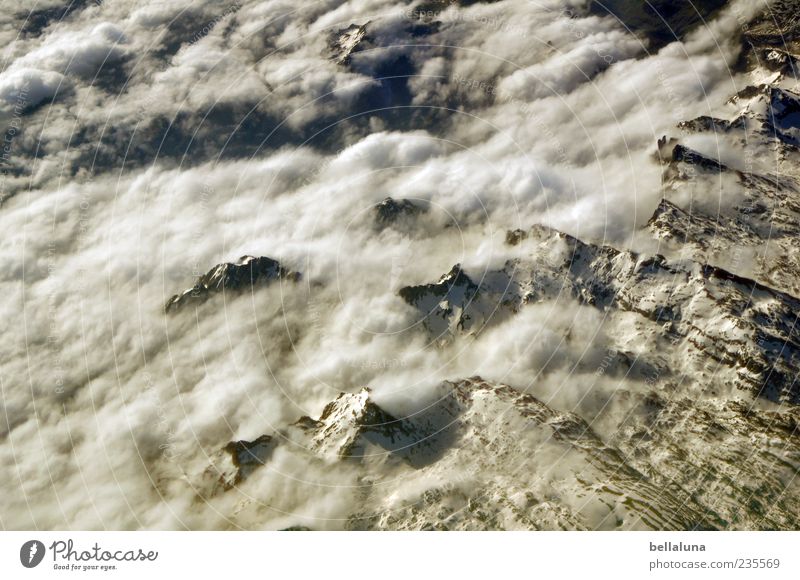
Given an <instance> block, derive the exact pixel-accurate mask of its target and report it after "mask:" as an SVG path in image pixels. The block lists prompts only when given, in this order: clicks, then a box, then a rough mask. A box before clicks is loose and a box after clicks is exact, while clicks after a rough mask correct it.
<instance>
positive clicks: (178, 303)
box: [164, 256, 300, 312]
mask: <svg viewBox="0 0 800 580" xmlns="http://www.w3.org/2000/svg"><path fill="white" fill-rule="evenodd" d="M281 279H285V280H288V281H291V282H296V281H297V280H299V279H300V274H298V273H297V272H292V271H290V270H287V269H286V268H284V267H283V266H281V264H280V262H278V261H277V260H273V259H272V258H266V257H263V256H262V257H259V258H257V257H255V256H242V257H241V258H239V259H238V260H237V261H236V262H225V263H223V264H218V265H216V266H214V267H213V268H212V269H211V270H209V271H208V272H207V273H205V274H203V275H202V276H200V277H199V278H198V279H197V283H196V284H195V285H194V286H192V287H191V288H189V289H188V290H185V291H183V292H182V293H181V294H175V295H174V296H173V297H172V298H170V299H169V300H168V301H167V304H166V305H165V307H164V311H165V312H175V311H177V310H179V309H181V308H183V307H184V306H186V305H187V304H200V303H202V302H205V301H206V300H208V298H209V297H211V296H212V295H213V294H217V293H222V292H226V291H227V292H241V291H244V290H247V289H249V288H252V287H254V286H256V285H259V284H269V283H271V282H273V281H275V280H281Z"/></svg>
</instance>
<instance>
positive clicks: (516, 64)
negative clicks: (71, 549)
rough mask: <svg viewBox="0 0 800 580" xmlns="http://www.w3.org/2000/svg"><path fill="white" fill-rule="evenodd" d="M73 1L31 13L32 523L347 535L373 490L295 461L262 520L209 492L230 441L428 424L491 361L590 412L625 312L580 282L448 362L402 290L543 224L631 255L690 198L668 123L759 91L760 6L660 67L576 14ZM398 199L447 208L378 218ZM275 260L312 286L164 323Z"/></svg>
mask: <svg viewBox="0 0 800 580" xmlns="http://www.w3.org/2000/svg"><path fill="white" fill-rule="evenodd" d="M64 4H65V2H63V1H62V2H59V1H56V0H52V1H50V2H47V3H45V2H36V1H35V0H30V1H28V2H23V3H21V5H20V7H19V9H18V11H17V12H16V13H15V14H13V15H8V14H5V15H3V16H2V17H0V18H2V19H3V20H0V42H1V43H2V44H3V45H4V46H6V49H5V51H4V55H3V67H2V72H0V121H2V124H3V125H4V126H6V127H8V129H7V131H6V140H5V145H6V149H5V155H4V156H3V165H4V173H3V177H2V190H1V191H2V199H3V204H2V207H0V228H2V230H3V231H4V232H5V234H4V236H3V240H2V242H0V247H2V251H0V262H2V264H1V266H2V267H0V291H1V292H2V294H3V296H4V297H5V298H4V300H3V302H2V309H3V312H2V317H3V319H4V320H5V321H6V326H5V329H6V330H5V332H4V333H3V337H2V340H3V352H4V356H3V357H2V360H1V361H0V381H1V382H0V387H2V396H1V397H0V399H1V400H2V413H0V466H2V467H0V475H1V476H2V481H3V482H4V485H5V493H3V494H0V497H1V498H2V499H0V518H1V519H0V525H2V526H3V527H5V528H33V527H36V528H53V527H55V528H76V529H79V528H99V527H106V528H135V527H148V528H150V527H152V528H181V527H190V528H218V527H226V526H245V527H267V528H275V527H281V526H284V525H293V524H296V523H298V522H301V523H307V524H311V523H313V525H315V527H333V528H335V527H340V526H341V518H342V517H345V516H346V514H347V513H349V510H350V509H351V508H352V506H353V502H355V501H357V497H356V494H355V493H354V492H353V490H352V489H351V488H350V487H348V486H349V485H351V484H352V482H353V478H354V475H353V473H351V472H349V471H348V470H347V469H346V468H345V467H342V466H340V467H336V468H330V467H326V468H323V467H319V468H315V467H314V468H312V467H309V466H308V465H306V464H303V463H301V462H300V461H299V460H298V459H297V458H296V457H294V456H293V455H292V454H291V453H288V452H285V451H281V452H280V454H279V455H278V456H276V459H275V461H274V462H273V463H272V464H271V465H272V467H271V469H275V474H274V476H273V477H270V478H266V479H262V480H261V482H260V483H259V484H257V485H258V486H260V488H259V489H250V488H247V489H246V491H247V492H248V493H252V494H254V496H255V497H258V498H260V499H261V500H263V501H264V502H265V503H267V504H268V505H269V506H270V508H265V510H264V511H263V512H259V513H258V514H257V515H254V514H247V513H242V514H239V515H236V516H231V514H234V513H235V512H236V510H235V505H234V504H235V502H236V500H237V497H235V496H226V497H224V498H221V499H218V500H216V503H215V502H211V503H206V502H204V501H199V500H197V499H196V498H195V495H194V493H193V492H192V489H191V486H192V485H194V483H193V482H194V481H195V480H196V475H197V474H198V473H201V472H202V471H203V470H204V469H205V466H206V465H207V463H208V454H212V453H214V452H216V451H217V450H218V449H219V448H220V447H221V446H223V445H224V444H225V443H226V442H227V441H229V440H233V439H241V438H245V439H252V438H255V437H257V436H258V435H260V434H262V433H271V432H274V431H275V430H277V429H278V428H280V427H282V426H284V425H285V424H286V423H288V422H291V421H294V420H295V419H297V418H298V417H299V416H300V415H303V414H310V415H312V416H316V415H317V414H318V413H319V412H320V410H321V408H322V406H323V405H324V404H325V403H326V402H327V401H329V400H331V399H332V398H334V397H335V395H336V394H337V393H339V392H341V391H355V390H357V389H358V388H360V387H361V386H364V385H369V386H371V387H372V388H373V389H375V391H376V397H377V398H378V399H379V400H380V401H382V402H383V403H384V404H385V405H386V406H387V408H390V409H392V410H394V411H396V412H398V413H402V412H412V411H413V410H415V409H416V408H418V407H419V406H420V405H422V404H423V403H424V401H425V397H426V396H427V395H428V393H429V389H430V387H432V386H433V385H436V384H437V383H439V382H440V381H441V380H443V379H449V378H454V377H466V376H472V375H475V374H481V375H482V376H484V377H486V378H490V379H494V380H498V381H505V382H508V383H509V384H512V385H514V386H516V387H518V388H521V389H529V390H531V391H532V392H534V393H535V394H537V395H538V396H540V397H543V398H544V399H546V400H547V401H548V402H550V403H551V404H553V405H555V406H559V407H561V408H564V409H574V410H576V411H578V412H580V413H581V414H582V415H584V416H585V417H586V418H588V419H590V420H591V419H592V418H593V417H594V415H595V414H596V412H597V409H598V408H600V407H602V405H603V402H604V397H605V395H604V393H606V392H609V391H610V390H612V389H613V388H615V386H616V383H615V381H614V380H612V379H608V378H603V379H598V378H597V376H596V373H595V371H596V369H597V367H598V365H599V364H600V363H601V361H602V359H603V357H604V356H605V354H606V352H607V350H608V349H609V348H610V343H611V342H613V339H612V338H609V337H608V336H609V332H611V334H613V332H612V331H613V329H607V328H606V322H605V321H604V317H603V316H602V314H601V313H599V312H597V311H596V310H593V309H589V308H586V307H579V306H578V305H577V304H575V303H573V302H571V301H569V300H567V299H564V300H560V301H557V302H555V303H551V304H543V305H539V306H536V307H532V308H530V309H528V310H526V311H525V312H524V313H523V314H521V317H522V318H521V319H519V318H518V319H516V320H515V322H514V324H510V323H504V324H502V325H499V326H497V327H495V328H493V329H491V330H490V331H488V332H486V333H484V334H483V335H481V336H480V338H478V339H472V338H463V339H458V340H456V341H455V342H454V343H452V344H450V345H448V346H445V347H441V348H431V347H430V346H429V345H428V343H427V337H426V335H425V333H423V332H421V331H420V329H419V328H418V326H415V324H414V322H415V320H416V314H415V312H414V311H413V309H412V308H411V307H410V306H408V305H407V304H405V303H404V302H403V301H402V300H400V298H399V297H398V294H397V291H398V289H399V288H400V287H401V286H405V285H410V284H421V283H426V282H429V281H431V280H435V279H437V278H438V277H439V276H440V275H441V274H442V273H444V272H447V271H448V270H450V268H451V267H452V266H453V265H454V264H456V263H461V264H463V266H464V267H465V268H466V269H467V271H468V272H471V273H473V274H474V275H476V276H477V277H480V274H481V272H484V271H485V270H487V269H489V268H494V267H497V266H498V265H500V264H502V263H503V262H504V261H505V259H507V258H508V257H511V256H512V255H513V252H514V251H515V250H514V249H513V248H510V247H509V246H506V245H505V244H504V240H505V235H506V231H507V230H509V229H514V228H518V227H523V228H524V227H528V226H530V225H531V224H534V223H544V224H547V225H551V226H554V227H557V228H559V229H562V230H564V231H566V232H569V233H571V234H574V235H579V236H581V237H584V238H588V239H592V240H595V241H598V242H604V241H605V242H614V243H617V244H619V245H621V246H623V247H625V246H627V245H630V244H631V243H632V242H631V240H633V239H634V232H635V230H636V229H637V228H638V227H640V226H641V225H642V224H643V223H644V222H645V221H646V220H647V219H648V218H649V217H650V215H651V214H652V212H653V209H654V208H655V207H656V205H657V203H658V200H659V199H660V197H661V191H660V175H661V169H660V167H659V166H658V165H657V163H655V162H654V161H653V154H654V153H655V150H656V147H655V144H656V140H657V139H658V138H659V137H661V136H662V135H663V134H666V133H669V132H670V131H672V128H673V127H674V125H675V124H676V123H677V122H678V121H681V120H683V119H687V118H692V117H695V116H698V115H701V114H708V113H710V112H711V110H712V109H713V108H714V107H716V106H718V105H720V104H722V103H723V102H724V100H725V99H727V97H728V96H730V95H731V94H733V93H735V92H736V90H738V89H739V88H741V86H742V82H741V80H740V79H739V78H738V77H737V76H736V74H734V73H733V72H732V71H733V70H734V68H733V64H734V63H735V62H736V60H737V57H738V51H739V48H740V43H739V42H738V41H737V37H736V31H737V30H738V29H739V27H740V26H741V22H742V20H743V19H745V20H746V19H747V18H749V16H750V15H752V14H753V13H754V12H755V10H756V9H757V8H758V7H757V6H756V4H760V3H754V2H749V1H741V2H736V3H734V4H733V8H728V9H726V10H725V11H723V13H722V14H720V15H718V17H717V18H716V19H715V20H713V21H711V22H709V23H708V25H707V26H702V27H700V28H698V29H697V30H695V31H694V32H692V33H691V34H689V35H688V37H687V38H686V39H685V41H684V42H674V43H672V44H669V45H667V46H665V47H664V48H662V49H661V50H659V51H658V52H657V53H655V54H649V53H648V46H647V42H646V40H643V39H640V38H638V37H636V36H635V35H634V34H632V33H631V32H630V31H628V30H626V29H625V28H624V27H623V26H622V25H621V23H620V22H618V21H617V20H615V19H614V18H611V17H602V16H599V15H597V14H590V13H589V12H588V11H587V10H586V4H587V3H586V2H579V1H577V0H576V1H571V2H559V1H556V0H541V1H539V2H530V1H528V0H504V1H502V2H497V3H486V4H484V3H475V4H472V5H471V6H469V7H463V8H460V7H457V6H453V7H450V8H447V9H446V10H445V11H444V12H441V13H438V14H436V17H435V18H434V20H437V21H438V24H435V23H432V22H429V21H428V20H427V19H426V18H423V19H421V20H420V19H419V18H418V16H419V15H415V14H414V13H413V11H412V10H413V8H414V7H413V6H411V5H401V4H400V3H396V2H389V1H381V0H354V1H351V2H345V3H341V2H334V1H319V2H313V3H311V2H310V3H299V4H298V3H296V2H288V1H278V0H274V1H273V0H270V1H258V0H253V1H245V0H240V1H239V2H237V3H234V2H230V3H219V2H215V1H212V0H207V1H188V0H186V1H182V2H169V3H164V2H162V1H160V0H150V1H144V2H143V1H136V2H130V1H127V0H105V1H102V2H100V1H98V2H94V1H88V2H82V3H79V4H80V6H79V8H77V9H74V10H72V11H69V12H68V13H66V14H65V13H64V12H63V10H61V11H60V12H59V11H58V10H56V11H55V12H51V13H44V16H43V15H42V14H43V12H42V11H45V10H46V9H48V8H53V9H56V8H60V9H63V7H64ZM29 11H34V12H35V16H36V18H37V20H36V22H37V26H35V27H33V26H28V25H27V24H26V18H28V17H29V16H30V15H31V14H34V12H29ZM47 14H52V15H55V16H54V17H51V18H50V19H48V17H47ZM351 24H358V25H362V24H367V32H368V35H369V40H368V42H365V46H364V47H363V50H358V51H355V52H353V53H352V55H351V56H350V58H349V59H348V62H346V63H339V62H337V61H336V59H335V58H332V56H335V55H332V54H331V52H330V51H331V48H330V42H331V34H332V33H333V32H335V31H338V30H341V29H344V28H346V27H348V26H349V25H351ZM398 71H400V74H399V75H396V74H393V73H394V72H398ZM395 76H400V77H402V78H401V80H400V81H397V80H396V79H387V78H385V77H395ZM406 77H407V78H406ZM705 145H706V146H713V143H706V144H705ZM698 146H699V147H700V146H702V144H698ZM735 155H736V154H735V152H731V153H730V155H729V157H730V158H731V160H734V159H735ZM387 196H391V197H393V198H408V199H412V200H416V201H418V202H426V203H428V204H429V205H430V208H431V210H430V211H429V212H427V213H426V214H425V215H424V216H423V217H422V218H421V219H420V220H419V224H418V227H417V228H416V229H415V230H414V231H412V232H410V233H409V232H408V231H404V230H402V228H391V227H390V228H386V229H382V230H376V227H375V224H374V220H373V208H374V207H375V205H376V204H378V203H379V202H381V201H382V200H383V199H385V198H386V197H387ZM245 254H252V255H264V256H270V257H273V258H275V259H279V260H280V261H281V262H282V263H284V264H285V265H286V266H287V267H290V268H291V269H293V270H297V271H300V272H302V274H303V280H302V282H300V283H296V284H295V283H291V282H287V281H284V282H282V283H281V284H278V285H274V286H272V287H270V288H267V289H259V290H258V292H255V293H253V294H246V295H245V296H242V297H238V298H236V297H232V296H225V297H218V299H216V300H213V301H209V302H207V303H205V304H204V305H202V306H201V307H199V308H198V310H197V313H196V315H195V313H194V312H186V313H181V315H180V316H170V317H167V316H165V315H164V313H163V310H162V306H163V304H164V303H165V301H166V300H167V298H169V296H171V295H172V294H174V293H176V292H178V291H181V290H183V289H185V288H188V287H189V286H191V284H193V281H194V279H195V278H196V277H197V276H198V275H200V274H202V273H204V272H205V271H206V270H208V269H209V268H211V267H212V266H213V265H214V264H217V263H219V262H223V261H230V260H233V259H236V258H238V257H239V256H241V255H245ZM575 328H578V329H582V331H581V332H570V330H571V329H575ZM296 478H299V479H300V480H302V481H303V482H305V483H301V484H300V483H298V482H297V479H296ZM253 485H256V484H253ZM272 508H274V510H273V509H272Z"/></svg>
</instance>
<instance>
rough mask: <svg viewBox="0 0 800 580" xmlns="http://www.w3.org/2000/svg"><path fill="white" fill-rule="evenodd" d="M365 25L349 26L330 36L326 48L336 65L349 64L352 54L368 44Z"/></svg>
mask: <svg viewBox="0 0 800 580" xmlns="http://www.w3.org/2000/svg"><path fill="white" fill-rule="evenodd" d="M367 24H369V23H368V22H367V23H366V24H361V25H358V24H351V25H350V26H348V27H347V28H343V29H341V30H338V31H336V32H334V33H333V34H331V38H330V40H329V41H328V48H329V50H330V51H331V58H332V59H333V60H334V61H336V63H337V64H341V65H348V64H350V57H351V56H352V54H353V53H355V52H358V51H360V50H364V48H365V45H368V44H369V43H370V39H369V37H368V36H367Z"/></svg>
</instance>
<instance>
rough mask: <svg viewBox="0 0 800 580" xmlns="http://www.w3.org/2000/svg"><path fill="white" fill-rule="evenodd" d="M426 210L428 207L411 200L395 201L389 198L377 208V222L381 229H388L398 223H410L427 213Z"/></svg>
mask: <svg viewBox="0 0 800 580" xmlns="http://www.w3.org/2000/svg"><path fill="white" fill-rule="evenodd" d="M426 210H427V208H426V207H424V206H422V205H420V204H419V203H415V202H413V201H411V200H410V199H399V200H395V199H392V198H391V197H387V198H386V199H384V200H383V201H382V202H380V203H379V204H378V205H376V206H375V222H376V223H377V225H378V226H379V227H386V226H389V225H393V224H397V223H398V222H407V221H410V220H412V219H413V218H415V217H417V216H418V215H420V214H423V213H425V211H426Z"/></svg>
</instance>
